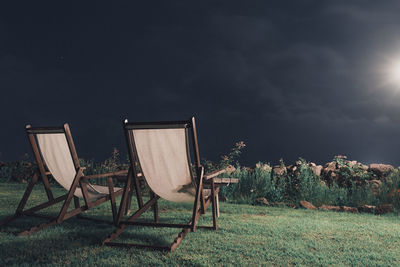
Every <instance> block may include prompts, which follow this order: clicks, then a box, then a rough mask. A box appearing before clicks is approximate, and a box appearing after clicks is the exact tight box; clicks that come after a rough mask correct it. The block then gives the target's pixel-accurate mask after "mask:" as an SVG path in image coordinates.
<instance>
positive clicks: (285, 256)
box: [0, 183, 400, 266]
mask: <svg viewBox="0 0 400 267" xmlns="http://www.w3.org/2000/svg"><path fill="white" fill-rule="evenodd" d="M24 188H25V185H23V184H6V183H0V219H2V218H4V217H5V216H6V215H11V214H12V213H13V212H14V210H15V208H16V206H17V204H18V201H19V199H20V197H21V196H22V194H23V190H24ZM56 191H57V192H58V193H59V194H61V193H62V189H57V190H56ZM44 199H45V194H44V192H43V190H42V186H37V189H35V190H34V192H33V195H32V196H31V199H30V200H31V201H32V202H31V204H32V203H35V202H36V203H38V201H41V200H44ZM58 208H59V206H58ZM160 212H161V213H160V218H161V220H162V221H166V222H172V221H179V222H186V221H188V220H189V219H190V218H189V217H190V205H187V206H184V207H182V206H181V205H176V204H173V203H167V202H164V201H162V202H161V203H160ZM46 213H47V214H51V215H56V214H57V208H51V209H48V210H46ZM110 214H111V209H110V205H109V204H108V203H106V204H104V205H102V206H100V207H98V208H95V209H94V210H92V211H89V212H88V214H87V216H94V217H96V218H103V219H107V218H110V219H111V216H110ZM151 215H152V213H151V212H148V213H145V217H147V218H151ZM42 221H43V220H40V219H34V218H27V217H25V218H22V219H19V220H17V221H15V222H14V223H13V224H11V225H10V226H7V227H3V228H2V231H3V232H1V233H0V255H1V257H0V266H10V265H55V266H57V265H60V266H64V265H69V266H75V265H84V266H86V265H87V266H93V265H96V266H121V265H122V266H126V265H136V266H147V265H151V266H159V265H161V266H162V265H165V266H183V265H190V266H214V265H219V266H222V265H228V266H229V265H238V266H246V265H247V266H262V265H265V266H292V265H299V266H331V265H335V266H342V265H344V266H379V265H380V266H399V265H400V218H399V217H398V216H397V215H394V214H390V215H385V216H376V215H369V214H347V213H335V212H324V211H310V210H295V209H290V208H274V207H262V206H249V205H234V204H228V203H221V217H220V218H219V229H218V230H217V231H212V230H206V229H199V230H198V231H196V232H194V233H189V234H188V235H187V236H186V238H185V239H184V240H183V242H182V243H181V245H180V246H179V247H178V249H177V250H176V251H174V252H173V253H167V252H159V251H152V250H148V249H135V248H131V249H125V248H114V247H102V246H100V243H101V241H102V240H103V239H104V238H105V237H106V236H107V235H108V234H109V233H111V232H112V231H113V227H112V226H110V225H106V224H96V223H92V222H89V221H86V220H81V219H76V218H71V219H69V220H68V221H65V222H64V223H63V224H61V225H56V226H52V227H49V228H46V229H44V230H42V231H41V232H39V233H35V234H33V235H31V236H29V237H16V236H14V235H13V234H10V233H6V232H4V231H17V230H22V229H23V228H24V227H28V226H30V225H34V224H37V223H40V222H42ZM200 224H202V225H206V224H207V225H211V215H210V212H208V213H207V214H206V215H205V216H202V219H201V220H200ZM179 231H180V230H179V229H159V228H158V229H153V228H148V227H146V228H143V227H130V228H129V231H125V232H124V234H123V235H122V236H121V237H120V239H119V240H120V241H136V242H143V243H157V244H167V243H169V242H171V241H172V240H173V238H174V237H175V236H176V234H177V233H178V232H179Z"/></svg>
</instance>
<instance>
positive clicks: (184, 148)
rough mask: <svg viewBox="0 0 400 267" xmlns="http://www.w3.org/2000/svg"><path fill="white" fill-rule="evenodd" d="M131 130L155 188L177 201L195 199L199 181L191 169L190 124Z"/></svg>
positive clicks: (149, 179)
mask: <svg viewBox="0 0 400 267" xmlns="http://www.w3.org/2000/svg"><path fill="white" fill-rule="evenodd" d="M143 128H145V127H138V128H137V129H129V130H128V138H131V140H130V143H131V144H132V145H133V149H134V150H135V154H136V157H137V160H138V162H139V164H140V167H141V171H142V174H143V176H144V177H145V179H146V182H147V184H148V185H149V187H150V188H151V190H152V191H153V192H154V193H156V194H157V195H158V196H160V197H162V198H164V199H166V200H169V201H173V202H193V201H194V199H195V193H196V183H195V182H194V181H193V177H192V172H191V170H190V166H191V164H190V154H189V153H190V152H189V145H188V135H187V128H186V127H175V128H166V127H160V128H158V129H157V127H152V128H151V129H143Z"/></svg>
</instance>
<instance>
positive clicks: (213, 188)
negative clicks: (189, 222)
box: [211, 178, 217, 230]
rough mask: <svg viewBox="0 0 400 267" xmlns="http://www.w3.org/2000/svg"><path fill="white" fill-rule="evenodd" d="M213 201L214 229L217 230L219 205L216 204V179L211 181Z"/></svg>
mask: <svg viewBox="0 0 400 267" xmlns="http://www.w3.org/2000/svg"><path fill="white" fill-rule="evenodd" d="M211 201H212V217H213V228H214V230H217V204H216V195H215V184H214V178H212V179H211Z"/></svg>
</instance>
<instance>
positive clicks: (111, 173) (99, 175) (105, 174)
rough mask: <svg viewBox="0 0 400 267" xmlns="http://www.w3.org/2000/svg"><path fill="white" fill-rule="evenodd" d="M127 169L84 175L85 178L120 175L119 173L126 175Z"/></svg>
mask: <svg viewBox="0 0 400 267" xmlns="http://www.w3.org/2000/svg"><path fill="white" fill-rule="evenodd" d="M127 174H128V170H121V171H116V172H109V173H101V174H92V175H85V176H84V177H85V178H86V179H97V178H106V177H110V176H120V175H127Z"/></svg>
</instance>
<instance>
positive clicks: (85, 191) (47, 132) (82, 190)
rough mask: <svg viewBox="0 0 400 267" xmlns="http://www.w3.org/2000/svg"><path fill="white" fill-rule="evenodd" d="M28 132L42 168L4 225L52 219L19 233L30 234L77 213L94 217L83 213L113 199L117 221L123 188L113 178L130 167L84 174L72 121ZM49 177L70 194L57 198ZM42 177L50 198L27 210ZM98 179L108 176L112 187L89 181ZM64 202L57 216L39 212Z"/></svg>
mask: <svg viewBox="0 0 400 267" xmlns="http://www.w3.org/2000/svg"><path fill="white" fill-rule="evenodd" d="M26 132H27V134H28V138H29V141H30V144H31V146H32V149H33V154H34V156H35V159H36V162H37V165H38V170H37V171H36V172H35V173H34V175H33V177H32V179H31V181H30V183H29V184H28V187H27V188H26V190H25V193H24V195H23V197H22V199H21V201H20V202H19V205H18V207H17V210H16V211H15V214H14V215H13V216H10V217H8V218H5V219H4V220H3V221H2V222H1V223H0V226H3V225H5V224H8V223H10V222H11V221H14V220H15V219H17V218H18V217H21V216H34V217H41V218H45V219H48V220H49V221H47V222H44V223H41V224H40V225H37V226H34V227H32V228H30V229H28V230H25V231H22V232H19V233H17V235H20V236H25V235H30V234H32V233H35V232H38V231H40V230H42V229H43V228H46V227H48V226H51V225H54V224H56V223H58V224H60V223H62V222H63V221H65V220H67V219H69V218H71V217H73V216H78V217H79V218H86V219H90V217H89V218H87V217H83V216H80V214H81V213H82V212H84V211H86V210H89V209H91V208H93V207H95V206H98V205H99V204H101V203H104V202H106V201H108V200H110V202H111V209H112V212H113V222H114V221H115V220H116V215H117V209H116V205H115V197H116V196H118V195H121V194H122V192H123V189H122V188H117V187H115V188H114V185H113V181H112V177H114V176H126V175H127V170H126V171H118V172H114V173H106V174H98V175H86V176H85V175H84V174H83V171H84V167H81V166H80V165H79V160H78V156H77V153H76V150H75V145H74V142H73V140H72V136H71V132H70V129H69V126H68V124H64V126H63V127H42V128H33V127H31V126H30V125H27V126H26ZM49 176H52V177H53V178H54V179H55V181H56V182H57V183H58V184H59V185H61V186H62V187H63V188H65V189H66V190H67V191H68V193H66V194H64V195H62V196H59V197H54V195H53V192H52V190H51V187H50V183H49V179H48V177H49ZM39 177H40V178H41V180H42V182H43V185H44V189H45V191H46V194H47V198H48V201H47V202H44V203H42V204H40V205H37V206H35V207H32V208H29V209H26V210H24V207H25V204H26V203H27V200H28V198H29V196H30V195H31V192H32V189H33V187H34V186H35V185H36V184H37V182H38V179H39ZM95 178H107V182H108V186H100V185H95V184H91V183H89V181H88V179H95ZM81 198H83V200H84V205H83V206H80V204H79V199H81ZM72 199H74V206H75V208H74V209H72V210H70V211H68V208H69V206H70V203H71V200H72ZM61 201H64V203H63V205H62V207H61V210H60V211H59V213H58V216H57V217H51V216H47V215H42V214H38V213H36V212H37V211H39V210H42V209H44V208H47V207H49V206H52V205H54V204H56V203H59V202H61ZM92 220H95V221H100V220H97V219H94V218H92ZM113 222H111V223H113Z"/></svg>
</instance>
